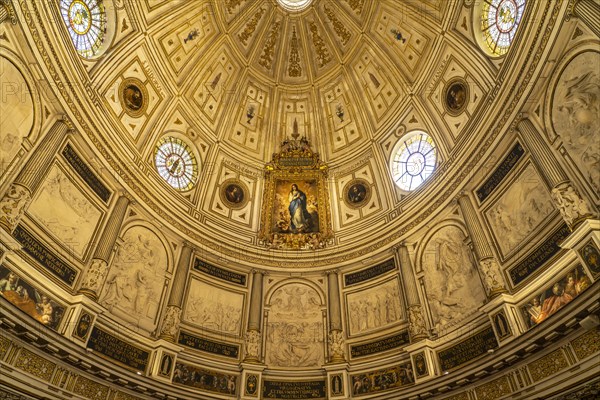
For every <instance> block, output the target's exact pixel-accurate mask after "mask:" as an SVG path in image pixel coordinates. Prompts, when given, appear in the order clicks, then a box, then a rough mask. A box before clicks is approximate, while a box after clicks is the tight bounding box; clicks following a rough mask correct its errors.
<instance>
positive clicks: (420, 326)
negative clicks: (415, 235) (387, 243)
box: [396, 244, 428, 342]
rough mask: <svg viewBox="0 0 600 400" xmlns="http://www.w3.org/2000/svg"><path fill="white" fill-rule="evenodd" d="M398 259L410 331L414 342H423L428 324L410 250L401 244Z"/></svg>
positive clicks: (426, 335)
mask: <svg viewBox="0 0 600 400" xmlns="http://www.w3.org/2000/svg"><path fill="white" fill-rule="evenodd" d="M396 259H397V260H398V262H399V263H400V273H401V274H402V282H403V284H404V293H405V294H406V301H407V302H408V304H407V305H408V331H409V333H410V337H411V340H412V341H413V342H415V341H418V340H422V339H425V338H427V337H428V331H427V324H426V323H425V317H424V313H423V307H422V306H421V300H420V299H419V292H418V289H417V281H416V280H415V273H414V270H413V267H412V261H411V260H410V254H409V252H408V248H407V247H406V246H405V245H404V244H401V245H400V246H398V247H397V248H396Z"/></svg>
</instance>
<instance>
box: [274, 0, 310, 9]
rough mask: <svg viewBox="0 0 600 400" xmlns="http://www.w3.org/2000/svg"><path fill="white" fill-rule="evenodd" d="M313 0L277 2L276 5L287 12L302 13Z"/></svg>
mask: <svg viewBox="0 0 600 400" xmlns="http://www.w3.org/2000/svg"><path fill="white" fill-rule="evenodd" d="M312 1H313V0H277V3H279V5H280V6H281V7H283V8H285V9H286V10H288V11H302V10H304V9H305V8H306V7H308V6H309V5H310V3H312Z"/></svg>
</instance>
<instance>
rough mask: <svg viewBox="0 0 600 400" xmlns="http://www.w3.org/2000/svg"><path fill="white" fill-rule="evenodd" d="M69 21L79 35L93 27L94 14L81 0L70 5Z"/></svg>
mask: <svg viewBox="0 0 600 400" xmlns="http://www.w3.org/2000/svg"><path fill="white" fill-rule="evenodd" d="M69 23H70V25H71V28H73V30H74V31H75V33H76V34H78V35H85V34H86V33H88V31H89V30H90V28H91V27H92V16H91V13H90V9H89V8H88V6H87V5H86V4H85V3H84V2H82V1H79V0H76V1H74V2H73V3H71V6H70V7H69Z"/></svg>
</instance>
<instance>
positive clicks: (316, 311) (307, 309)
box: [266, 283, 324, 368]
mask: <svg viewBox="0 0 600 400" xmlns="http://www.w3.org/2000/svg"><path fill="white" fill-rule="evenodd" d="M270 304H271V308H270V310H269V314H268V323H267V337H266V343H267V347H266V363H267V364H268V365H269V366H272V367H282V368H289V367H317V366H321V365H322V364H323V360H324V355H323V353H324V344H323V316H322V315H323V314H322V306H321V301H320V298H319V295H318V294H317V292H316V291H315V290H314V289H312V288H311V287H309V286H307V285H304V284H301V283H290V284H287V285H285V286H283V287H281V288H279V289H277V290H276V291H275V293H273V296H272V297H271V300H270Z"/></svg>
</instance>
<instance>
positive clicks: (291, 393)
mask: <svg viewBox="0 0 600 400" xmlns="http://www.w3.org/2000/svg"><path fill="white" fill-rule="evenodd" d="M325 389H326V388H325V381H307V382H295V381H267V380H265V381H263V398H265V399H289V400H302V399H324V398H326V397H327V394H326V390H325Z"/></svg>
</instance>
